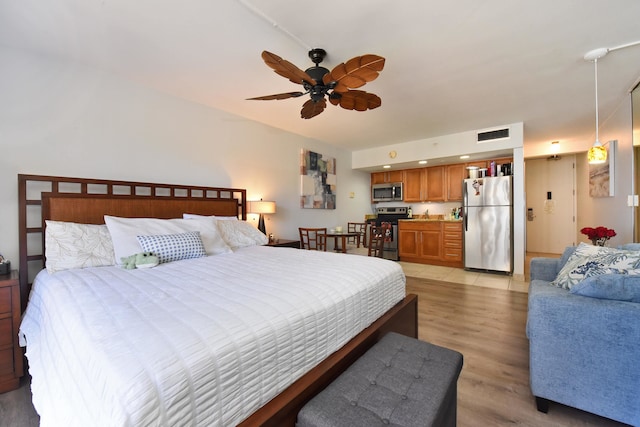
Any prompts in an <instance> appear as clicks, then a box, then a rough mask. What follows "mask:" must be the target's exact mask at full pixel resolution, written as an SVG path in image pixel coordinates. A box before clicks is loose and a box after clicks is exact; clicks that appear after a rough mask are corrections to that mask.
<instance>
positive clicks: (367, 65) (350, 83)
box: [322, 54, 385, 92]
mask: <svg viewBox="0 0 640 427" xmlns="http://www.w3.org/2000/svg"><path fill="white" fill-rule="evenodd" d="M384 62H385V59H384V58H383V57H381V56H378V55H371V54H367V55H363V56H356V57H355V58H351V59H350V60H348V61H347V62H346V63H342V64H339V65H337V66H336V67H335V68H334V69H333V70H331V72H330V73H327V74H326V75H325V76H324V77H323V79H322V81H323V82H324V84H328V83H330V82H337V83H338V84H337V85H336V87H335V89H334V90H335V91H336V92H346V91H347V90H348V89H349V88H358V87H361V86H363V85H364V84H365V83H367V82H370V81H373V80H375V79H376V78H378V75H379V72H380V71H382V69H383V68H384Z"/></svg>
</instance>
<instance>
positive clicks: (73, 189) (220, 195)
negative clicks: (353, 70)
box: [18, 175, 418, 427]
mask: <svg viewBox="0 0 640 427" xmlns="http://www.w3.org/2000/svg"><path fill="white" fill-rule="evenodd" d="M18 191H19V209H20V212H19V238H20V242H19V245H20V269H19V272H20V290H21V292H20V293H21V301H22V310H23V311H24V309H25V307H26V304H27V300H28V295H29V292H30V289H31V281H32V279H33V277H34V276H35V274H36V273H37V272H38V271H40V270H41V269H42V268H43V267H44V254H45V250H44V224H45V223H44V221H45V220H48V219H49V220H56V221H69V222H78V223H86V224H104V215H113V216H122V217H155V218H181V217H182V214H183V213H185V212H189V213H194V214H201V215H221V216H238V217H239V218H241V219H245V220H246V215H247V208H246V204H247V203H246V190H244V189H237V188H217V187H205V186H185V185H168V184H152V183H142V182H130V181H112V180H102V179H85V178H66V177H53V176H41V175H18ZM417 317H418V316H417V296H416V295H408V296H407V297H406V298H405V299H404V300H403V301H401V302H400V303H398V304H397V305H396V306H395V307H393V308H392V309H391V310H389V311H388V312H387V313H385V314H384V315H383V316H382V317H380V318H379V319H378V320H377V321H376V322H374V323H373V324H372V325H371V326H369V327H368V328H367V329H365V330H364V331H362V332H361V333H360V334H358V335H357V336H356V337H354V338H353V339H352V340H351V341H349V342H348V343H347V344H346V345H345V346H344V347H342V348H341V349H339V350H338V351H336V352H335V353H333V354H332V355H331V356H329V357H328V358H327V359H325V360H324V361H323V362H321V363H320V364H319V365H317V366H316V367H315V368H313V369H312V370H311V371H309V372H308V373H307V374H305V375H304V376H303V377H301V378H300V379H298V380H297V381H296V382H295V383H293V384H292V385H291V386H289V387H288V388H287V389H286V390H284V391H283V392H282V393H280V394H279V395H278V396H276V397H275V398H274V399H272V400H271V401H270V402H268V403H267V404H266V405H265V406H263V407H262V408H261V409H259V410H258V411H256V412H255V413H254V414H253V415H251V416H250V417H249V418H247V419H246V420H245V421H243V422H242V423H241V424H240V426H243V427H246V426H258V425H260V426H274V427H275V426H278V427H279V426H294V425H295V421H296V416H297V414H298V412H299V411H300V409H301V408H302V406H304V404H305V403H307V402H308V401H309V400H310V399H311V398H312V397H313V396H315V395H316V394H317V393H318V392H320V391H321V390H322V389H324V388H325V387H326V386H327V385H328V384H329V383H330V382H331V381H333V380H334V379H335V378H337V377H338V375H340V374H341V373H342V372H343V371H344V370H345V369H346V368H347V367H349V366H350V365H351V364H352V363H353V362H354V361H355V360H356V359H357V358H358V357H360V356H361V355H362V354H364V352H365V351H366V350H368V349H369V348H370V347H371V346H372V345H373V344H375V343H376V342H377V341H378V340H379V339H380V338H382V336H383V335H384V334H386V333H387V332H390V331H393V332H398V333H401V334H404V335H407V336H411V337H414V338H417V336H418V318H417Z"/></svg>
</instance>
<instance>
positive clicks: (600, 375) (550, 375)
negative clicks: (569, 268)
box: [526, 247, 640, 426]
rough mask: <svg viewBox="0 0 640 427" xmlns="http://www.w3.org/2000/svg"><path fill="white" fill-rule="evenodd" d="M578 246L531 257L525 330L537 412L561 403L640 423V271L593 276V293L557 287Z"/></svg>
mask: <svg viewBox="0 0 640 427" xmlns="http://www.w3.org/2000/svg"><path fill="white" fill-rule="evenodd" d="M574 250H575V247H569V248H567V249H566V250H565V252H564V253H563V255H562V257H561V258H559V259H558V258H533V259H532V260H531V268H530V274H531V282H530V285H529V312H528V317H527V331H526V332H527V337H528V338H529V369H530V383H531V391H532V393H533V395H534V396H535V397H536V404H537V406H538V410H540V411H542V412H547V410H548V409H549V402H550V401H552V402H559V403H562V404H564V405H568V406H572V407H575V408H578V409H582V410H584V411H588V412H592V413H594V414H598V415H601V416H603V417H607V418H611V419H613V420H616V421H620V422H623V423H627V424H631V425H634V426H640V276H628V275H622V274H605V275H601V276H597V277H592V278H589V279H587V280H588V281H589V283H587V280H585V281H584V282H585V283H586V284H588V285H590V286H587V287H586V288H587V289H586V291H585V294H587V295H590V296H584V295H579V294H577V292H578V291H576V289H577V288H579V286H575V285H574V287H572V288H571V290H567V289H562V288H559V287H556V286H552V285H551V284H550V282H552V281H553V280H554V279H555V278H556V276H557V275H558V273H559V272H560V270H561V268H562V266H563V265H564V264H565V263H566V262H567V260H568V259H569V257H570V256H571V254H572V253H573V252H574ZM594 284H595V285H596V286H593V285H594Z"/></svg>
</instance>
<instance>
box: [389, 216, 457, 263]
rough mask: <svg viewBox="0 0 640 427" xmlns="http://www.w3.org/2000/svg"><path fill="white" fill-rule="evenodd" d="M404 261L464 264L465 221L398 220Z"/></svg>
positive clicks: (401, 254) (401, 253)
mask: <svg viewBox="0 0 640 427" xmlns="http://www.w3.org/2000/svg"><path fill="white" fill-rule="evenodd" d="M398 255H399V256H400V261H406V262H416V263H420V264H433V265H442V266H448V267H462V266H463V264H462V222H461V221H420V220H413V221H411V220H409V221H398Z"/></svg>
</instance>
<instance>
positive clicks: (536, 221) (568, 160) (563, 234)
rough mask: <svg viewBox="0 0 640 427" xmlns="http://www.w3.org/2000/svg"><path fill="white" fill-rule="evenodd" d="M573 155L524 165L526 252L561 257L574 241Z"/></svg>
mask: <svg viewBox="0 0 640 427" xmlns="http://www.w3.org/2000/svg"><path fill="white" fill-rule="evenodd" d="M575 181H576V180H575V155H566V156H565V155H562V156H561V157H560V158H559V159H557V160H549V159H531V160H526V161H525V191H526V196H527V198H526V203H527V222H526V236H527V237H526V239H527V245H526V248H527V249H526V250H527V252H538V253H551V254H561V253H562V251H563V250H564V248H565V247H567V246H571V245H574V244H575V243H576V241H577V239H576V232H577V231H576V222H575V206H576V193H575V188H576V182H575Z"/></svg>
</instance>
